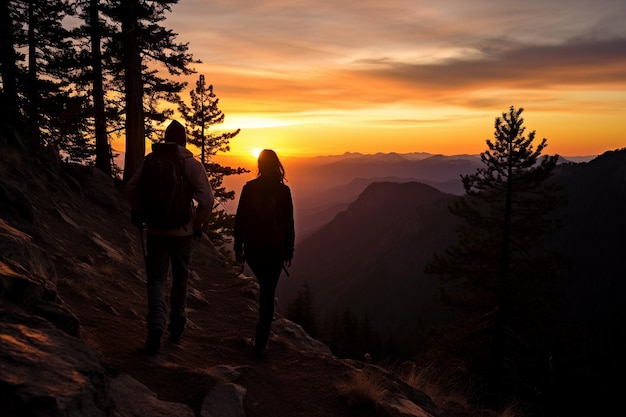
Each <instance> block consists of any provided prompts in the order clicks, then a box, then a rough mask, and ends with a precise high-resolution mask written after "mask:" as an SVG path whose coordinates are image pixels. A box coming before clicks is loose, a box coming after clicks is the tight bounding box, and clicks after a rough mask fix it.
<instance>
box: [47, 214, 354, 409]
mask: <svg viewBox="0 0 626 417" xmlns="http://www.w3.org/2000/svg"><path fill="white" fill-rule="evenodd" d="M121 221H126V220H121ZM100 233H102V235H103V236H102V237H103V238H104V239H105V240H106V241H107V242H109V243H110V244H112V245H114V244H116V242H117V243H119V244H120V246H119V249H120V251H121V252H123V253H124V254H125V256H124V257H125V262H124V263H123V264H122V265H123V267H122V268H121V269H118V268H116V267H115V266H114V263H110V265H109V266H108V268H109V269H108V270H107V269H106V268H107V266H106V265H100V266H98V265H99V264H98V260H99V258H101V257H102V252H101V251H98V250H93V251H92V253H86V254H85V255H83V257H85V256H86V257H88V258H89V259H92V263H93V266H92V268H94V269H98V268H99V269H100V270H101V271H102V270H103V269H104V271H108V275H107V274H102V273H99V274H98V278H97V279H95V282H90V283H88V284H86V283H77V281H76V280H75V279H70V278H63V279H61V280H60V282H59V291H60V293H61V296H62V297H63V298H64V299H65V300H66V302H67V303H68V304H69V305H70V307H71V309H72V310H73V311H74V312H75V314H76V315H77V316H78V318H79V321H80V323H81V336H82V337H83V338H84V339H85V340H86V341H87V342H88V343H89V344H90V345H91V346H93V347H94V348H95V349H96V350H97V351H98V352H99V353H100V355H101V356H102V358H103V361H104V363H105V365H106V366H107V367H108V368H109V370H110V372H111V373H112V374H115V373H126V374H129V375H131V376H132V377H134V378H135V379H137V380H138V381H140V382H141V383H143V384H144V385H146V386H147V387H148V388H150V389H151V390H152V391H154V392H155V393H156V394H157V395H158V397H159V398H160V399H161V400H165V401H173V402H184V403H186V404H188V405H189V406H190V407H191V408H192V409H194V411H196V413H198V412H199V410H200V407H201V402H202V399H203V398H204V396H205V394H206V393H207V390H208V389H209V388H210V386H211V385H212V384H214V383H215V382H214V381H215V380H214V379H213V378H212V377H211V376H210V375H208V374H207V372H206V371H207V370H208V369H210V368H213V367H216V366H219V365H226V366H230V367H233V368H236V369H237V370H238V371H239V372H240V373H241V377H240V378H239V379H238V380H236V381H235V382H236V383H237V384H239V385H242V386H243V387H245V388H246V390H247V393H246V395H245V397H244V410H245V413H246V416H247V417H268V416H273V417H283V416H284V417H292V416H311V417H322V416H324V417H329V416H348V417H350V416H355V417H356V416H359V415H362V414H359V413H358V412H356V411H354V410H350V409H348V407H347V406H346V405H345V404H344V402H343V401H342V400H341V398H339V396H338V395H337V393H336V384H337V383H338V382H339V381H340V380H343V379H346V378H347V377H348V371H347V368H346V367H345V365H343V364H342V363H341V362H340V361H336V360H333V359H332V358H329V357H327V356H326V357H320V355H317V354H313V353H310V352H305V351H301V350H299V349H297V348H296V347H294V346H291V345H290V344H289V343H287V342H285V341H282V340H279V339H277V338H275V337H274V338H272V339H270V346H269V352H268V356H267V357H266V358H265V359H264V360H261V361H259V360H256V359H254V358H253V356H252V345H251V337H252V336H253V334H254V325H255V323H256V314H257V313H256V305H255V302H254V300H255V294H254V292H253V289H252V288H251V287H252V285H251V281H250V278H248V279H245V278H241V277H237V271H235V270H234V269H233V268H231V267H227V266H223V265H222V263H221V262H220V260H219V259H218V258H216V257H215V251H214V250H212V249H211V248H210V245H209V244H208V242H207V241H203V242H196V244H195V248H194V254H193V260H192V269H193V276H192V279H191V280H190V294H191V295H190V297H189V301H188V316H189V318H188V320H189V321H188V328H187V331H186V332H185V334H184V336H183V339H182V340H181V342H180V344H178V345H175V344H171V343H169V342H168V341H167V335H164V338H163V346H162V349H161V351H160V352H159V353H158V354H157V355H155V356H149V355H146V354H145V353H144V352H143V351H142V348H143V343H144V340H145V335H146V331H145V324H144V323H145V321H144V318H143V316H144V314H145V311H146V301H145V294H144V292H145V291H144V288H145V281H144V280H143V278H142V274H143V265H142V262H141V261H142V258H141V255H140V253H141V252H140V251H141V246H140V243H139V242H140V240H139V237H138V236H139V235H138V234H135V235H134V236H133V235H131V237H130V239H128V232H126V234H125V232H123V231H116V230H106V229H103V230H101V231H100ZM124 236H126V242H122V241H120V239H124ZM65 243H66V245H67V244H68V243H69V242H65ZM75 244H76V245H77V247H75V248H71V247H69V248H65V250H66V251H69V253H71V252H72V250H82V251H85V250H86V249H85V245H84V244H81V243H80V242H75ZM78 246H80V247H78ZM125 246H126V248H125ZM87 252H89V251H88V250H87ZM211 254H213V255H211ZM102 261H103V262H106V259H103V260H102ZM109 262H110V261H109ZM75 270H76V268H75V266H74V267H71V268H70V265H68V270H67V271H63V270H61V271H60V275H63V276H65V277H71V276H72V275H75ZM90 279H92V280H94V279H93V278H90ZM281 279H288V278H287V277H284V276H283V277H282V278H281Z"/></svg>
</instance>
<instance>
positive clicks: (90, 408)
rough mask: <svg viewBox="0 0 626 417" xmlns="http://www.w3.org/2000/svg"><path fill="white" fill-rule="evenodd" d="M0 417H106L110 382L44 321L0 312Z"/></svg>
mask: <svg viewBox="0 0 626 417" xmlns="http://www.w3.org/2000/svg"><path fill="white" fill-rule="evenodd" d="M0 369H2V372H0V387H1V389H0V403H1V404H2V416H3V417H21V416H47V417H56V416H63V417H105V416H107V415H109V411H110V407H111V403H110V399H109V396H108V382H107V381H108V380H107V377H106V375H105V371H104V369H103V367H102V366H101V364H100V362H99V359H98V357H97V355H96V353H95V352H94V351H93V350H91V348H89V347H88V346H87V345H86V344H85V343H84V342H83V341H82V340H80V339H78V338H76V337H73V336H69V335H67V334H66V333H64V332H62V331H61V330H59V329H57V328H55V327H53V326H52V325H51V324H50V323H48V322H47V321H45V320H43V319H41V318H38V317H35V316H32V315H28V314H24V313H21V312H16V311H9V310H7V309H4V308H3V309H1V310H0Z"/></svg>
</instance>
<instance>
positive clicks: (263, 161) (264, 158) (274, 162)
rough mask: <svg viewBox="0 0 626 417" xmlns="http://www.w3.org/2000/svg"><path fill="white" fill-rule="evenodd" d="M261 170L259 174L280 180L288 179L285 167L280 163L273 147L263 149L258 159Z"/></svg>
mask: <svg viewBox="0 0 626 417" xmlns="http://www.w3.org/2000/svg"><path fill="white" fill-rule="evenodd" d="M257 162H258V165H259V172H258V174H257V176H259V177H265V178H272V179H275V180H276V181H279V182H285V181H287V179H286V177H285V168H284V167H283V164H281V163H280V159H278V155H276V152H274V151H273V150H271V149H263V150H262V151H261V153H260V154H259V159H258V161H257Z"/></svg>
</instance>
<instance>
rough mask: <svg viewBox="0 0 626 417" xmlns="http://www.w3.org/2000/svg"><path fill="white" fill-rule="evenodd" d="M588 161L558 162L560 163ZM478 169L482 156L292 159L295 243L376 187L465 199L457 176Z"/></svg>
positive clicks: (354, 155)
mask: <svg viewBox="0 0 626 417" xmlns="http://www.w3.org/2000/svg"><path fill="white" fill-rule="evenodd" d="M590 159H592V157H588V156H581V157H568V158H567V159H564V158H561V163H568V162H578V161H588V160H590ZM481 166H482V162H481V160H480V155H466V154H462V155H450V156H446V155H433V154H429V153H424V152H415V153H407V154H398V153H377V154H360V153H352V152H347V153H344V154H342V155H331V156H317V157H309V158H296V159H293V160H290V164H289V167H288V168H289V170H288V172H287V177H288V180H289V182H288V184H289V185H290V186H291V187H292V193H293V196H294V203H295V216H296V239H297V240H298V241H301V240H302V239H304V238H306V237H307V236H308V235H310V234H311V233H312V232H314V231H315V230H318V229H319V228H320V227H322V226H323V225H324V224H326V223H328V222H329V221H331V220H332V219H333V218H334V217H335V216H336V215H337V214H338V213H339V212H341V211H343V210H345V209H346V208H347V207H348V205H349V204H350V203H352V202H353V201H354V200H356V198H357V197H358V195H359V194H360V193H361V192H363V190H365V188H366V187H367V186H368V185H370V184H372V183H375V182H397V183H401V182H420V183H422V184H427V185H430V186H432V187H434V188H436V189H438V190H439V191H442V192H444V193H449V194H455V195H462V194H463V193H464V190H463V184H462V183H461V178H460V176H461V175H466V174H470V173H473V172H475V171H476V169H477V168H480V167H481Z"/></svg>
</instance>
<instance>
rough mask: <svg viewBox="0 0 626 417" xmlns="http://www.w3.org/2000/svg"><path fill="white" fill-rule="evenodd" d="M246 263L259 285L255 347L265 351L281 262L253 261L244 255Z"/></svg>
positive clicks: (280, 260) (275, 260)
mask: <svg viewBox="0 0 626 417" xmlns="http://www.w3.org/2000/svg"><path fill="white" fill-rule="evenodd" d="M246 261H247V262H248V265H249V266H250V269H251V270H252V272H253V273H254V276H255V277H256V279H257V281H258V283H259V321H258V323H257V325H256V341H255V347H256V348H257V349H261V350H262V349H265V345H266V344H267V340H268V339H269V335H270V330H271V326H272V319H273V317H274V297H275V294H276V286H277V285H278V278H279V277H280V272H281V271H282V269H283V261H282V259H275V258H274V259H268V258H258V259H255V258H254V257H248V255H246Z"/></svg>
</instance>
